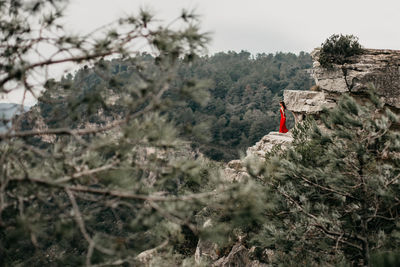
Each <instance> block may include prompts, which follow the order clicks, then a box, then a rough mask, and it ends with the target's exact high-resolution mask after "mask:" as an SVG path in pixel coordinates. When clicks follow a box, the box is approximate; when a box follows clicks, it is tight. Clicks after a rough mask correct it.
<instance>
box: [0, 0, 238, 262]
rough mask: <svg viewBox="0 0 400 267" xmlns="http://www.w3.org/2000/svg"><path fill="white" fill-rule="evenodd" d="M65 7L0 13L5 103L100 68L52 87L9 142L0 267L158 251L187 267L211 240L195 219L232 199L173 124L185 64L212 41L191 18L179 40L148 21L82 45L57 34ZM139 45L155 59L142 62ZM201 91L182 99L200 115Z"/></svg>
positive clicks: (0, 164) (126, 22)
mask: <svg viewBox="0 0 400 267" xmlns="http://www.w3.org/2000/svg"><path fill="white" fill-rule="evenodd" d="M66 2H67V1H62V0H60V1H45V0H43V1H41V0H37V1H28V2H24V1H14V0H13V1H1V4H0V15H1V16H0V20H1V21H0V22H1V23H0V39H1V40H2V43H4V46H1V48H0V62H1V64H0V93H8V92H12V91H13V90H15V88H18V89H20V88H22V89H24V90H25V92H26V93H28V92H29V91H32V92H33V91H35V89H36V87H35V86H36V85H37V82H38V81H37V80H36V79H35V78H37V76H38V75H37V73H39V74H40V71H41V70H43V69H47V68H50V67H51V66H52V65H53V64H56V63H58V62H78V63H87V64H89V65H92V66H93V67H88V66H87V65H86V66H85V67H84V68H83V69H81V70H79V71H78V72H77V73H76V74H75V76H74V77H73V76H72V75H67V76H66V77H65V78H64V79H62V80H61V81H55V80H48V81H44V80H42V83H40V85H41V86H44V87H45V88H46V90H45V91H44V92H43V94H42V95H41V96H40V98H39V99H38V100H39V101H38V104H37V105H36V106H35V107H33V108H32V109H31V110H30V111H29V112H27V113H25V114H23V115H21V116H19V117H18V118H15V123H14V124H13V126H12V128H10V129H8V130H7V131H5V132H4V133H1V134H0V185H1V186H0V187H1V189H0V265H1V266H27V265H33V266H39V265H45V266H81V265H103V266H109V265H140V264H142V263H139V259H138V258H137V256H138V254H139V253H141V252H143V251H145V250H149V249H155V251H156V252H158V251H159V250H160V251H161V252H162V253H163V256H164V257H165V259H167V260H168V262H171V264H170V265H173V263H172V262H173V261H175V262H178V263H179V262H182V261H183V259H184V258H185V257H188V255H189V254H193V251H194V249H195V245H196V244H197V241H198V238H199V236H200V234H201V228H200V227H199V226H198V225H197V217H196V216H195V215H196V214H197V213H198V212H199V211H201V210H202V209H203V208H204V207H206V206H209V207H210V208H213V207H214V205H216V206H217V207H219V206H224V203H225V202H226V201H228V200H229V199H230V197H231V194H230V192H231V190H233V189H231V187H230V186H229V185H226V184H225V183H224V182H223V181H221V180H220V176H219V166H218V165H216V164H215V163H213V162H211V161H209V160H207V159H205V158H204V157H203V156H202V155H199V154H197V153H195V152H192V151H191V149H190V146H189V145H188V143H187V142H185V141H182V140H181V139H179V137H178V131H177V130H176V128H175V127H174V125H173V124H171V122H170V120H169V118H167V114H166V110H168V108H170V107H172V106H174V105H176V104H177V103H176V101H175V100H176V99H172V98H169V99H168V98H166V97H164V94H165V93H166V92H167V91H168V89H169V88H170V86H171V83H172V81H173V80H174V78H175V77H176V71H177V68H178V63H180V59H181V58H185V59H186V61H187V62H191V60H192V59H193V58H194V57H197V55H198V54H200V53H201V52H202V51H203V49H204V46H205V44H206V42H207V40H208V37H207V35H205V34H202V33H201V32H200V31H199V29H198V27H197V26H196V24H197V21H196V20H195V18H196V16H194V15H191V14H190V13H188V12H184V13H183V14H182V16H181V17H180V20H178V21H176V22H175V23H176V24H175V25H171V28H174V29H175V30H171V29H170V28H169V27H164V26H163V25H158V23H157V22H156V21H157V20H156V19H155V18H154V17H153V16H152V15H151V14H149V13H148V12H146V11H141V12H139V14H138V15H136V16H130V17H127V18H122V19H120V20H118V21H117V22H115V23H114V24H111V25H109V26H107V27H104V28H100V29H101V30H100V31H96V32H95V33H93V34H89V35H85V36H72V35H69V34H68V33H67V32H64V31H63V28H62V25H60V24H59V22H60V21H59V19H60V18H62V16H63V13H62V9H63V4H65V3H66ZM32 4H34V5H33V6H32ZM32 12H33V14H32ZM45 12H47V13H48V14H47V15H46V14H45ZM10 14H13V15H12V16H11V15H10ZM30 15H32V16H30ZM40 18H42V19H41V20H40ZM179 21H180V22H179ZM39 22H40V23H39ZM31 27H32V28H31ZM33 27H38V28H33ZM102 31H104V32H102ZM41 33H46V34H47V35H46V38H44V37H43V36H38V35H40V34H41ZM144 33H146V34H144ZM93 36H96V38H94V37H93ZM138 36H141V37H140V40H138ZM138 44H140V46H141V47H142V46H143V44H147V46H148V47H149V48H150V49H149V50H151V51H153V52H154V53H153V54H152V55H148V54H143V55H142V56H140V57H138V56H137V57H136V55H138V51H135V50H132V47H138ZM42 45H45V47H51V49H54V51H55V52H56V53H55V54H56V55H57V56H56V59H55V58H54V57H52V56H49V57H48V58H46V57H45V55H41V54H40V52H39V50H40V49H39V50H38V48H40V47H42ZM28 55H29V56H28ZM35 55H36V56H38V57H35ZM109 55H118V56H119V57H118V59H115V60H114V61H107V60H105V59H104V57H106V56H109ZM130 56H132V57H130ZM28 59H29V60H28ZM126 62H129V64H125V63H126ZM122 63H124V64H122ZM32 75H34V77H33V76H32ZM43 75H45V74H43ZM39 76H40V75H39ZM43 77H45V76H43ZM32 82H33V83H32ZM39 82H40V80H39ZM200 87H204V86H197V87H195V86H194V85H193V84H187V86H182V87H180V89H182V88H183V89H182V90H181V91H182V92H181V94H180V97H186V98H188V99H191V100H192V101H193V102H192V103H195V104H196V105H201V104H203V103H204V100H205V99H206V98H207V92H205V91H204V90H202V91H198V89H200ZM175 88H176V89H178V87H175ZM177 96H179V94H177ZM235 190H237V189H235ZM217 194H218V199H216V198H217V197H216V196H215V195H217Z"/></svg>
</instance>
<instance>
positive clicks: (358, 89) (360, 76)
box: [312, 49, 400, 108]
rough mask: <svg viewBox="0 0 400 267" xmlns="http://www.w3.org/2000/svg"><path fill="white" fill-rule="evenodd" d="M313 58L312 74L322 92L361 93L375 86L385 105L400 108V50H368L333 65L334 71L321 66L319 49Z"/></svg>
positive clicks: (315, 51)
mask: <svg viewBox="0 0 400 267" xmlns="http://www.w3.org/2000/svg"><path fill="white" fill-rule="evenodd" d="M312 57H313V61H314V63H313V74H312V75H313V77H314V79H315V83H316V84H317V85H318V86H319V88H320V89H321V90H322V91H327V92H333V93H338V94H341V93H353V94H360V93H361V94H362V93H365V92H366V91H367V90H369V88H370V87H371V86H375V87H376V89H377V93H378V94H379V95H380V96H382V97H383V100H384V102H385V103H386V104H388V105H391V106H394V107H396V108H400V50H386V49H365V50H364V53H363V54H361V55H357V56H353V57H351V58H350V62H351V63H346V64H343V65H335V64H334V65H333V69H332V70H327V69H325V68H323V67H322V66H321V65H320V64H319V62H318V59H319V49H315V50H314V51H313V53H312Z"/></svg>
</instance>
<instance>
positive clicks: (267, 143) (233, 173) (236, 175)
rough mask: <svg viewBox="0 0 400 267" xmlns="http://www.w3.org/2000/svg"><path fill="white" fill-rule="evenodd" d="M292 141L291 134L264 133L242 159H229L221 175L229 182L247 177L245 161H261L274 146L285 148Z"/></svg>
mask: <svg viewBox="0 0 400 267" xmlns="http://www.w3.org/2000/svg"><path fill="white" fill-rule="evenodd" d="M292 141H293V137H292V134H291V133H290V131H289V132H287V133H284V134H283V133H278V132H270V133H269V134H267V135H265V136H264V137H263V138H262V139H261V140H260V141H258V142H257V143H256V144H255V145H254V146H252V147H249V148H248V149H247V152H246V157H245V158H244V159H243V160H232V161H230V162H229V163H228V164H227V165H226V167H225V169H224V170H223V177H224V178H225V179H226V180H228V181H230V182H241V181H243V180H244V179H246V178H248V177H249V174H248V173H247V169H246V162H247V160H250V159H253V160H254V159H255V160H258V161H262V160H264V159H265V155H266V154H267V153H268V152H271V151H272V149H273V147H274V146H281V147H282V148H286V147H287V146H288V145H289V144H291V143H292Z"/></svg>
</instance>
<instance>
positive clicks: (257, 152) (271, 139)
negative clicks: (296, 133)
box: [247, 131, 293, 158]
mask: <svg viewBox="0 0 400 267" xmlns="http://www.w3.org/2000/svg"><path fill="white" fill-rule="evenodd" d="M292 141H293V137H292V134H291V132H290V131H289V132H287V133H279V132H270V133H269V134H267V135H265V136H264V137H263V138H262V139H261V140H260V141H258V142H257V143H256V144H255V145H254V146H252V147H249V148H248V149H247V157H251V156H256V157H261V158H265V155H266V153H268V152H271V151H272V149H273V148H274V147H275V146H281V147H283V148H285V147H287V145H289V144H290V143H292Z"/></svg>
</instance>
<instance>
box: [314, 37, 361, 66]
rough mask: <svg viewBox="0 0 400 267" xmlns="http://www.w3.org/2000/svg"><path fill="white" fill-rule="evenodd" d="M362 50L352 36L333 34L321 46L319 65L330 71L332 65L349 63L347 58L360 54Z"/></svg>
mask: <svg viewBox="0 0 400 267" xmlns="http://www.w3.org/2000/svg"><path fill="white" fill-rule="evenodd" d="M362 52H363V49H362V47H361V45H360V43H359V42H358V37H356V36H354V35H342V34H333V35H332V36H331V37H329V38H328V39H326V40H325V42H324V43H322V44H321V52H320V56H319V63H320V64H321V66H323V67H325V68H327V69H330V68H332V66H333V65H332V64H339V65H342V64H344V63H348V62H349V58H350V57H352V56H355V55H359V54H362Z"/></svg>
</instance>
